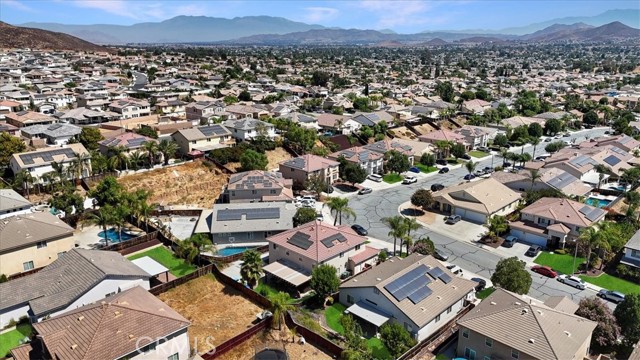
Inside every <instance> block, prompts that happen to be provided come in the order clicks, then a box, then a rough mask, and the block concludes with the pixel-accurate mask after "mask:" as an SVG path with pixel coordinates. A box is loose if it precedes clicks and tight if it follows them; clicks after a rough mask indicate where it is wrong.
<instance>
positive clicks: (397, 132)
mask: <svg viewBox="0 0 640 360" xmlns="http://www.w3.org/2000/svg"><path fill="white" fill-rule="evenodd" d="M389 132H390V133H392V134H393V136H395V137H396V138H398V139H404V140H415V141H418V137H417V136H416V134H414V133H413V132H412V131H411V130H409V129H407V128H406V127H405V126H401V127H398V128H393V129H390V130H389Z"/></svg>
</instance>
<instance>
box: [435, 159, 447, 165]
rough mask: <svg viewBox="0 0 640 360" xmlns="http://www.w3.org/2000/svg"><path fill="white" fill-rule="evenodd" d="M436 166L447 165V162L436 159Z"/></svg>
mask: <svg viewBox="0 0 640 360" xmlns="http://www.w3.org/2000/svg"><path fill="white" fill-rule="evenodd" d="M436 164H438V165H447V160H445V159H438V160H436Z"/></svg>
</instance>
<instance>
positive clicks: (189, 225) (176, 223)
mask: <svg viewBox="0 0 640 360" xmlns="http://www.w3.org/2000/svg"><path fill="white" fill-rule="evenodd" d="M194 218H195V219H196V221H191V219H194ZM154 219H159V220H160V221H161V224H162V225H167V227H168V229H169V231H170V232H171V233H172V234H173V236H175V237H177V238H178V239H180V240H184V239H188V238H189V237H191V235H192V234H193V230H194V229H195V228H196V224H197V223H198V221H197V220H198V217H197V216H195V217H194V216H178V215H171V216H160V217H159V218H154Z"/></svg>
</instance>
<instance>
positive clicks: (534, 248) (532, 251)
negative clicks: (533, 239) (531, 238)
mask: <svg viewBox="0 0 640 360" xmlns="http://www.w3.org/2000/svg"><path fill="white" fill-rule="evenodd" d="M541 250H542V248H541V247H540V245H531V246H529V249H527V252H526V253H524V254H525V255H526V256H532V257H533V256H536V255H538V254H539V253H540V251H541Z"/></svg>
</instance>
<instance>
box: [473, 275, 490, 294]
mask: <svg viewBox="0 0 640 360" xmlns="http://www.w3.org/2000/svg"><path fill="white" fill-rule="evenodd" d="M471 281H475V282H477V283H478V285H476V287H475V289H476V292H478V291H482V290H484V288H485V287H487V281H486V280H485V279H480V278H471Z"/></svg>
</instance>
